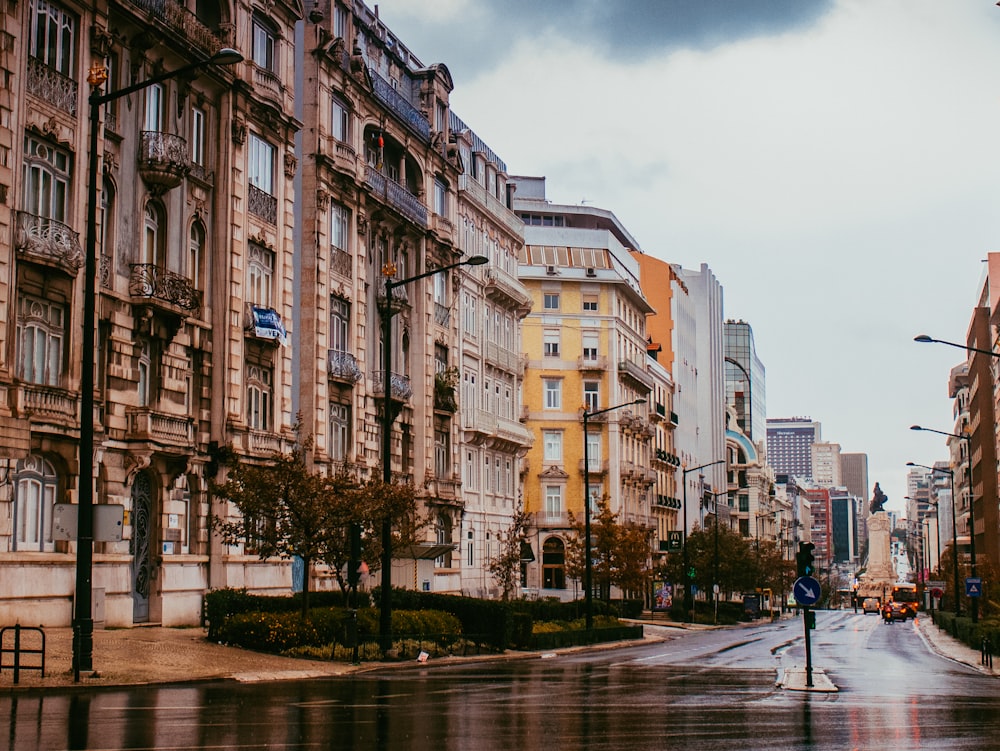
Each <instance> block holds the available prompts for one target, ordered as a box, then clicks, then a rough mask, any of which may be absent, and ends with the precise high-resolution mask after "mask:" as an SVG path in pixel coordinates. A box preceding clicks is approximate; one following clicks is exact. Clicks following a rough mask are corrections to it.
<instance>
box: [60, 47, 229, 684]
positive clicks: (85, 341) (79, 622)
mask: <svg viewBox="0 0 1000 751" xmlns="http://www.w3.org/2000/svg"><path fill="white" fill-rule="evenodd" d="M242 60H243V55H242V54H240V53H239V52H238V51H237V50H234V49H231V48H229V47H225V48H223V49H221V50H219V51H218V52H216V53H215V54H214V55H212V56H211V57H209V58H207V59H205V60H199V61H197V62H193V63H189V64H188V65H183V66H181V67H180V68H177V69H176V70H172V71H169V72H166V73H160V74H158V75H155V76H152V77H151V78H147V79H146V80H144V81H139V82H137V83H134V84H132V85H130V86H125V87H124V88H121V89H116V90H115V91H109V92H107V93H105V94H102V93H101V86H103V85H104V83H105V82H106V81H107V80H108V70H107V68H105V67H104V66H102V65H95V66H94V67H92V68H91V69H90V73H89V75H88V77H87V83H89V84H90V86H91V89H90V96H89V97H88V98H87V102H88V104H89V106H90V153H89V155H88V163H87V169H88V175H87V237H86V243H87V248H86V259H85V262H84V276H83V336H82V338H81V341H82V345H83V358H82V368H83V370H82V372H81V374H80V392H81V393H80V487H79V496H80V500H79V508H78V509H77V515H78V518H77V538H76V540H77V544H76V607H75V609H74V611H73V672H74V676H75V677H76V678H77V679H79V676H80V671H90V670H93V668H94V664H93V660H94V618H93V615H92V614H91V601H92V597H93V591H92V588H93V568H94V518H93V514H94V368H95V365H96V363H95V356H96V347H95V341H94V339H95V335H94V326H95V323H96V321H95V318H96V308H97V290H96V281H95V277H96V275H97V175H98V155H97V143H98V139H97V135H98V132H99V131H100V127H101V107H102V106H103V105H105V104H107V103H108V102H113V101H115V100H116V99H121V98H122V97H124V96H128V95H129V94H133V93H135V92H137V91H141V90H142V89H146V88H148V87H150V86H155V85H156V84H158V83H162V82H164V81H167V80H170V79H172V78H177V77H178V76H184V75H187V74H188V73H193V72H195V71H197V70H199V69H201V68H207V67H209V66H212V65H234V64H236V63H238V62H241V61H242Z"/></svg>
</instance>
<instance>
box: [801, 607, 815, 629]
mask: <svg viewBox="0 0 1000 751" xmlns="http://www.w3.org/2000/svg"><path fill="white" fill-rule="evenodd" d="M804 612H805V619H806V628H816V612H815V611H813V610H806V611H804Z"/></svg>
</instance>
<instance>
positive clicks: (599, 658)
mask: <svg viewBox="0 0 1000 751" xmlns="http://www.w3.org/2000/svg"><path fill="white" fill-rule="evenodd" d="M818 615H819V618H818V628H817V629H816V630H815V631H813V632H812V635H811V636H812V647H813V664H814V666H815V667H817V668H822V669H823V670H825V671H826V673H827V674H828V675H829V676H830V677H831V679H832V680H833V682H834V683H835V684H836V685H837V687H838V688H839V689H840V690H839V692H837V693H832V694H818V693H801V692H792V691H786V690H782V689H780V688H778V687H776V685H775V680H776V677H777V676H778V675H779V674H780V671H781V670H783V669H784V668H790V667H794V666H801V665H804V661H805V658H804V650H803V642H802V633H803V630H802V624H801V620H784V621H781V622H779V623H776V624H771V623H767V624H761V625H754V626H748V627H743V628H737V629H724V630H717V631H703V632H694V633H687V634H685V635H683V636H682V637H680V638H676V639H672V640H670V641H667V642H664V643H657V644H646V645H642V646H638V647H632V648H627V649H615V650H607V651H597V652H590V651H587V652H578V653H574V654H571V655H559V656H552V657H546V658H541V659H530V660H515V661H501V662H490V663H471V664H466V665H454V666H449V667H435V666H428V667H416V666H414V667H413V668H410V669H406V670H399V669H396V670H392V671H385V672H378V671H377V672H369V673H360V674H355V675H352V676H350V677H344V678H335V679H321V680H310V681H287V682H279V683H261V684H250V685H246V684H235V683H231V682H229V683H207V684H193V685H190V686H182V687H178V686H173V687H160V688H157V687H142V688H132V689H129V690H101V691H90V692H79V691H78V692H70V693H47V694H44V695H38V696H34V695H32V696H29V695H25V696H13V697H4V698H3V699H0V749H4V748H7V749H18V750H20V749H158V750H161V751H162V750H166V749H282V750H286V749H337V750H338V751H339V750H346V749H359V750H360V749H365V750H368V749H386V750H388V749H392V750H393V751H405V750H407V749H420V750H421V751H424V750H431V751H450V750H451V749H455V750H456V751H457V750H458V749H461V750H462V751H470V750H478V749H482V750H484V751H485V750H492V749H516V750H517V751H533V750H535V749H538V750H542V751H554V750H555V749H584V750H592V751H597V750H604V749H626V750H627V751H642V750H644V749H670V748H684V749H691V750H696V751H703V750H704V751H711V750H713V749H726V750H727V751H732V749H770V750H771V751H778V749H855V748H856V749H883V748H884V749H906V750H907V751H909V750H910V749H977V750H981V749H994V748H995V749H1000V683H998V682H997V679H995V678H992V677H988V676H984V675H982V674H980V673H978V672H976V671H975V670H973V669H971V668H969V667H967V666H964V665H960V664H958V663H954V662H951V661H949V660H947V659H944V658H942V657H939V656H937V655H935V654H933V653H932V652H931V651H930V650H928V648H927V647H926V645H925V644H924V643H923V641H922V640H921V638H920V636H919V635H918V633H917V631H916V630H915V629H914V627H913V624H912V623H910V622H907V623H896V624H893V625H891V626H890V625H885V624H883V623H882V622H881V620H880V619H878V618H877V617H875V616H867V617H866V616H864V615H861V614H857V615H855V614H853V613H851V612H822V611H821V612H820V613H819V614H818Z"/></svg>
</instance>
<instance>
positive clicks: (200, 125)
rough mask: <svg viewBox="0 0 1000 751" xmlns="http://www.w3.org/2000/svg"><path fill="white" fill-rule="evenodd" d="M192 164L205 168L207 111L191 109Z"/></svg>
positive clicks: (198, 108)
mask: <svg viewBox="0 0 1000 751" xmlns="http://www.w3.org/2000/svg"><path fill="white" fill-rule="evenodd" d="M191 163H192V164H196V165H197V166H199V167H204V166H205V110H203V109H202V108H201V107H192V108H191Z"/></svg>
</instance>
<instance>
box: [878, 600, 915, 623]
mask: <svg viewBox="0 0 1000 751" xmlns="http://www.w3.org/2000/svg"><path fill="white" fill-rule="evenodd" d="M914 615H915V613H914V612H913V610H912V609H911V608H910V606H909V605H907V604H906V603H905V602H887V603H886V604H885V605H883V606H882V619H883V620H884V621H885V622H886V623H892V621H905V620H906V619H907V618H913V617H914Z"/></svg>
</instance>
